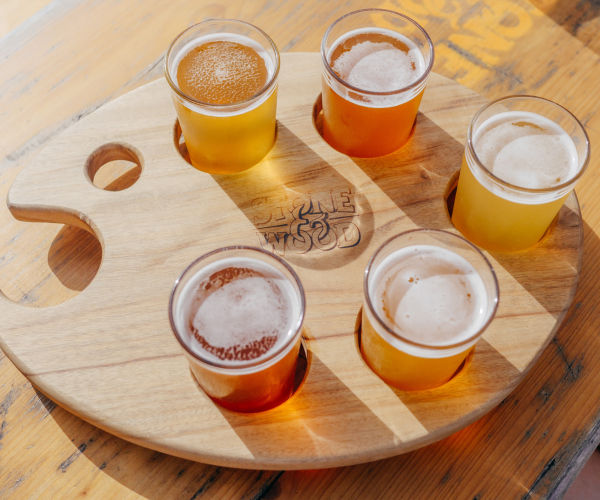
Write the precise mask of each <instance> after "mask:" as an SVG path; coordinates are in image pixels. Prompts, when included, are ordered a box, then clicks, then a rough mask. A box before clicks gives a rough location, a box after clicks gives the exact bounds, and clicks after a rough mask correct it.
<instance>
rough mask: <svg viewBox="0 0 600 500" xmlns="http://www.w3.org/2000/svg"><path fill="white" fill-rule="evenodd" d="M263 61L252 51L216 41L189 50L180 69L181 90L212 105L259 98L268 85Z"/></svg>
mask: <svg viewBox="0 0 600 500" xmlns="http://www.w3.org/2000/svg"><path fill="white" fill-rule="evenodd" d="M267 78H268V71H267V67H266V65H265V61H264V59H263V58H262V57H261V56H260V54H259V53H258V52H257V51H256V50H255V49H253V48H252V47H250V46H248V45H245V44H243V43H238V42H235V41H229V40H214V41H209V42H205V43H202V44H200V45H197V46H196V47H193V48H192V49H190V50H189V51H188V52H187V53H186V54H185V56H184V57H183V58H182V59H181V61H180V63H179V66H178V68H177V82H178V84H179V87H180V88H181V90H182V91H183V92H184V93H185V94H187V95H189V96H191V97H193V98H195V99H198V100H199V101H202V102H205V103H209V104H235V103H239V102H243V101H245V100H247V99H249V98H251V97H253V96H254V95H256V94H257V93H258V92H259V91H260V90H261V89H262V88H263V87H264V85H265V84H266V82H267Z"/></svg>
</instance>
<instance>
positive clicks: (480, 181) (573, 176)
mask: <svg viewBox="0 0 600 500" xmlns="http://www.w3.org/2000/svg"><path fill="white" fill-rule="evenodd" d="M589 155H590V143H589V140H588V137H587V134H586V132H585V130H584V128H583V126H582V125H581V123H580V122H579V120H577V118H575V116H573V115H572V114H571V113H570V112H569V111H567V110H566V109H565V108H563V107H562V106H559V105H558V104H556V103H554V102H552V101H548V100H546V99H542V98H541V97H534V96H509V97H504V98H502V99H498V100H497V101H494V102H492V103H490V104H488V105H486V106H484V107H483V108H482V109H480V110H479V112H478V113H477V114H476V115H475V116H474V118H473V120H472V121H471V125H470V126H469V129H468V132H467V143H466V147H465V153H464V156H463V160H462V166H461V169H460V176H459V180H458V187H457V190H456V198H455V202H454V209H453V212H452V222H453V223H454V225H455V226H456V227H457V228H458V229H459V230H460V231H461V232H462V233H463V235H465V236H466V237H467V238H468V239H469V240H471V241H472V242H474V243H476V244H477V245H480V246H481V247H483V248H486V249H488V250H492V251H499V252H513V251H518V250H524V249H527V248H529V247H531V246H533V245H535V244H536V243H537V242H538V241H539V240H540V239H541V238H542V236H543V235H544V234H545V232H546V231H547V230H548V228H549V227H550V224H551V222H552V221H553V219H554V218H555V217H556V214H557V213H558V211H559V210H560V208H561V206H562V205H563V203H564V201H565V199H566V198H567V196H568V195H569V193H570V192H571V191H572V190H573V188H574V186H575V183H576V182H577V180H578V179H579V178H580V177H581V175H582V174H583V172H584V170H585V168H586V166H587V164H588V161H589Z"/></svg>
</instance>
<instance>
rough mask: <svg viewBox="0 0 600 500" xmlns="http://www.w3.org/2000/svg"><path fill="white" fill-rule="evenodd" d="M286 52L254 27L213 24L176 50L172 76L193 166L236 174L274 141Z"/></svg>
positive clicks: (190, 32)
mask: <svg viewBox="0 0 600 500" xmlns="http://www.w3.org/2000/svg"><path fill="white" fill-rule="evenodd" d="M278 73H279V52H278V51H277V47H276V46H275V44H274V43H273V40H271V38H269V36H268V35H267V34H266V33H264V32H263V31H262V30H260V29H259V28H257V27H256V26H253V25H251V24H249V23H246V22H243V21H237V20H231V19H208V20H206V21H203V22H201V23H199V24H196V25H194V26H192V27H190V28H188V29H186V30H185V31H183V32H182V33H181V34H180V35H179V36H177V38H175V40H174V41H173V43H171V46H170V47H169V49H168V51H167V55H166V61H165V76H166V79H167V82H168V83H169V85H170V87H171V89H172V97H173V102H174V104H175V109H176V111H177V116H178V118H179V124H180V126H181V130H182V133H183V137H184V139H185V144H186V146H187V150H188V153H189V156H190V160H191V162H192V165H194V166H195V167H196V168H198V169H199V170H203V171H205V172H209V173H214V174H234V173H237V172H241V171H243V170H246V169H248V168H250V167H252V166H253V165H255V164H256V163H258V162H259V161H260V160H261V159H262V158H263V157H264V156H265V155H266V154H267V153H268V152H269V150H270V149H271V147H272V146H273V143H274V141H275V109H276V105H277V75H278Z"/></svg>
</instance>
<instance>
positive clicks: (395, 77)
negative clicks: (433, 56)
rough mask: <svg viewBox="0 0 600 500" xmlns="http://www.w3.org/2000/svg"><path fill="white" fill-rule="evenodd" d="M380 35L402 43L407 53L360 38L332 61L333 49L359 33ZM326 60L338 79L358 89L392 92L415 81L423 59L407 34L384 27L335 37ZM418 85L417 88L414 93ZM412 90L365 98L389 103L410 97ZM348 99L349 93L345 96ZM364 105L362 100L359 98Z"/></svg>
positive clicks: (354, 31)
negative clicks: (404, 92) (401, 94)
mask: <svg viewBox="0 0 600 500" xmlns="http://www.w3.org/2000/svg"><path fill="white" fill-rule="evenodd" d="M369 33H373V34H382V35H386V36H388V37H391V38H394V39H396V40H398V41H400V42H401V43H403V44H404V45H405V46H406V47H407V48H408V52H404V51H403V50H401V49H399V48H398V47H396V46H394V45H393V44H392V43H390V42H385V41H377V42H372V41H368V40H366V41H363V42H359V43H356V44H355V45H353V46H352V47H351V48H350V50H348V51H345V52H343V53H342V54H340V56H338V57H337V58H336V59H335V60H334V61H331V58H332V54H333V53H334V51H335V49H336V48H337V47H339V46H340V45H342V44H343V43H345V42H346V41H347V40H348V39H350V38H352V37H355V36H357V35H361V34H369ZM328 60H329V61H331V63H332V69H333V70H334V71H335V72H336V73H337V74H338V75H340V76H341V78H342V79H343V80H344V81H346V82H347V83H349V84H350V85H353V86H354V87H357V88H359V89H362V90H365V91H369V92H394V91H396V90H400V89H403V88H406V87H408V86H410V85H411V84H413V83H414V82H416V81H417V80H418V79H419V78H420V77H421V76H422V75H423V71H424V70H425V59H424V57H423V54H422V53H421V51H420V50H419V48H418V47H417V45H416V44H415V43H414V42H413V41H411V40H410V39H408V38H407V37H405V36H403V35H401V34H399V33H397V32H395V31H391V30H387V29H383V28H361V29H357V30H353V31H350V32H348V33H346V34H344V35H343V36H342V37H340V38H339V39H337V40H336V41H335V42H334V43H333V44H332V46H331V48H330V50H329V54H328ZM418 91H420V88H419V89H417V93H418ZM413 94H414V92H410V93H409V95H408V96H406V95H403V96H399V95H386V96H369V97H368V101H369V102H370V103H371V104H372V105H374V106H386V107H387V106H392V105H398V104H401V103H402V102H405V101H408V100H410V99H412V97H414V96H413ZM344 97H345V98H350V99H351V100H353V99H352V98H351V95H345V96H344ZM358 103H359V104H362V105H365V101H364V100H363V101H358Z"/></svg>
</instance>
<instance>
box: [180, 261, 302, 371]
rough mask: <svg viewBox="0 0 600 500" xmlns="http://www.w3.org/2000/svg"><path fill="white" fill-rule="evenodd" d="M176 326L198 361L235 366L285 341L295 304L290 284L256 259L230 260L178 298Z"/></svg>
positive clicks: (200, 276)
mask: <svg viewBox="0 0 600 500" xmlns="http://www.w3.org/2000/svg"><path fill="white" fill-rule="evenodd" d="M181 297H182V299H181V303H182V304H181V306H180V307H179V311H178V320H179V324H180V325H181V326H183V327H184V328H183V329H185V330H187V331H188V339H187V340H188V346H189V347H190V348H191V349H192V350H193V351H194V352H195V353H196V354H198V355H199V356H200V357H202V358H205V359H208V360H212V361H218V362H226V363H230V364H232V365H235V364H236V363H239V362H244V361H248V360H259V359H260V358H262V357H264V356H266V355H268V354H269V353H270V352H272V351H273V350H274V349H277V348H278V347H279V346H281V345H282V344H284V343H285V342H287V340H288V339H289V337H290V335H292V334H293V333H294V332H293V331H292V329H293V326H294V325H293V319H294V318H296V317H297V313H298V310H299V305H298V301H297V294H296V293H295V291H294V289H293V287H292V285H291V284H290V283H289V281H288V280H287V279H286V278H285V277H284V276H283V275H282V274H281V273H280V272H279V271H278V270H277V269H275V268H274V267H272V266H270V265H268V264H266V263H264V262H262V261H258V260H255V259H249V258H229V259H223V260H221V261H218V262H215V263H213V264H211V265H209V266H207V267H205V268H204V269H202V270H201V271H200V272H199V273H198V274H197V275H195V276H194V277H193V278H192V279H191V280H190V281H189V282H188V283H187V284H186V286H185V288H184V290H183V292H182V294H181Z"/></svg>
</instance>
